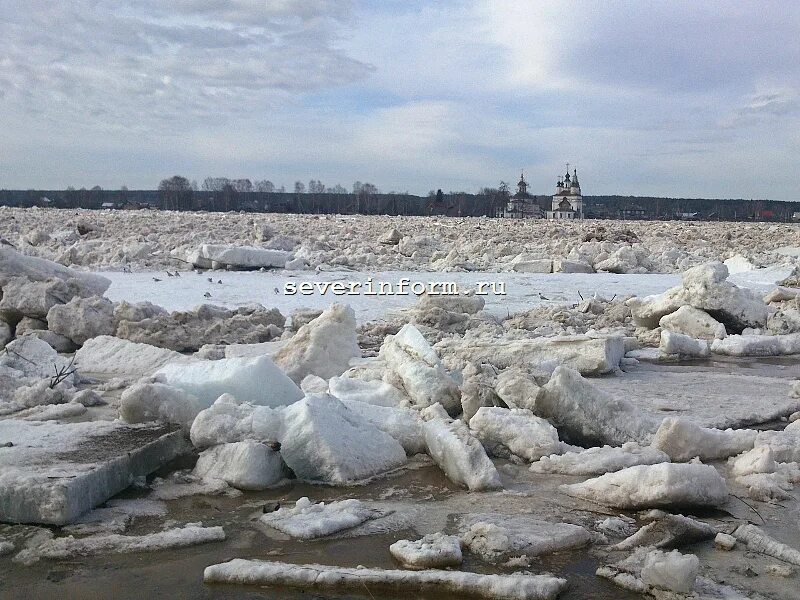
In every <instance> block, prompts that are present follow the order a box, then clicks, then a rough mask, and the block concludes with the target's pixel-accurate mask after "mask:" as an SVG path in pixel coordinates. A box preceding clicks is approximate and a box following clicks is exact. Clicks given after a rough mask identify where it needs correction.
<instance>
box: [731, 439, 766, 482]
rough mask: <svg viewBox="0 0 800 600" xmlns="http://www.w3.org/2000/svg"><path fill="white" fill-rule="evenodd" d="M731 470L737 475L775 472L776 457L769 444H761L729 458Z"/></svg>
mask: <svg viewBox="0 0 800 600" xmlns="http://www.w3.org/2000/svg"><path fill="white" fill-rule="evenodd" d="M728 463H729V464H730V465H731V472H732V473H733V474H734V475H736V476H740V475H752V474H753V473H774V472H775V468H776V462H775V458H774V457H773V455H772V449H771V448H770V447H769V446H759V447H757V448H753V449H752V450H748V451H746V452H743V453H742V454H740V455H739V456H734V457H732V458H730V459H728Z"/></svg>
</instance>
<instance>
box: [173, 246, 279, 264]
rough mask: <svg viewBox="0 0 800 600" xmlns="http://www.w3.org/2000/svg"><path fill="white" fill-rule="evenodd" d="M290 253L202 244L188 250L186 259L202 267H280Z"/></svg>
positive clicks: (251, 247)
mask: <svg viewBox="0 0 800 600" xmlns="http://www.w3.org/2000/svg"><path fill="white" fill-rule="evenodd" d="M289 256H290V254H289V253H288V252H285V251H282V250H268V249H265V248H255V247H253V246H226V245H221V244H203V245H201V246H200V247H199V248H198V249H196V250H193V251H191V252H189V253H188V254H187V256H186V260H187V261H188V262H190V263H193V264H194V265H195V266H197V267H200V268H202V269H208V268H213V269H224V268H226V267H231V268H233V269H259V268H270V267H280V268H283V266H284V265H285V264H286V261H287V259H288V258H289Z"/></svg>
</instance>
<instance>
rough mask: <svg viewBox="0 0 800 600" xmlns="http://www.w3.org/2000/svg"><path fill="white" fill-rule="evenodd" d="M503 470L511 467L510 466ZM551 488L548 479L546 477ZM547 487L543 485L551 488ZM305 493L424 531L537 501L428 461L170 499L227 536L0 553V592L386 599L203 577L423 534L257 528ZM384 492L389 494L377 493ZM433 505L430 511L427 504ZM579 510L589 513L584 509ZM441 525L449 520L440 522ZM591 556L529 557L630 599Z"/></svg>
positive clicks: (176, 508) (361, 559) (380, 546)
mask: <svg viewBox="0 0 800 600" xmlns="http://www.w3.org/2000/svg"><path fill="white" fill-rule="evenodd" d="M508 468H509V469H515V467H513V466H509V467H508ZM548 487H551V486H548ZM549 494H550V493H549V492H548V495H549ZM301 496H309V497H311V498H312V499H313V500H315V501H319V500H324V501H332V500H337V499H342V498H349V497H358V498H362V499H368V500H371V501H375V502H388V503H389V505H393V506H394V505H396V506H399V507H402V506H406V505H407V506H410V507H416V508H417V509H419V507H420V506H422V508H423V510H422V512H423V513H429V514H428V515H426V516H424V517H422V518H421V519H420V523H421V526H420V527H419V528H420V529H423V530H424V531H425V532H427V530H428V529H429V528H431V527H435V525H436V523H438V522H445V523H448V522H449V523H450V524H452V522H453V520H454V519H453V515H457V514H462V513H463V512H469V510H467V509H471V510H473V511H478V510H482V511H492V510H495V509H496V510H498V511H499V512H514V511H515V509H519V510H524V511H525V512H534V513H536V514H538V513H537V511H536V507H537V505H538V504H539V502H538V501H537V500H535V499H534V498H533V497H528V496H509V495H506V494H468V493H466V492H463V491H461V490H458V489H456V488H455V487H454V486H453V485H452V484H451V483H450V482H449V481H448V480H447V479H446V478H445V477H444V476H443V475H442V473H441V472H440V471H439V469H437V468H435V467H432V466H425V467H422V468H418V469H414V470H409V471H405V472H402V473H399V474H397V475H395V476H393V477H388V478H385V479H381V480H378V481H375V482H372V483H370V484H368V485H366V486H361V487H355V488H348V489H347V490H344V489H334V488H327V487H321V486H312V485H306V484H296V485H293V486H287V487H284V488H281V489H277V490H272V491H268V492H258V493H247V494H244V495H242V496H239V497H236V498H229V497H207V496H194V497H188V498H183V499H178V500H172V501H169V502H168V506H169V515H168V518H170V519H175V520H176V521H179V522H181V523H183V522H189V521H198V520H202V522H203V524H204V525H206V526H211V525H222V526H223V527H224V528H225V532H226V534H227V539H226V540H225V541H224V542H219V543H211V544H204V545H200V546H194V547H190V548H183V549H178V550H165V551H158V552H151V553H139V554H123V555H113V554H109V555H104V556H95V557H74V558H72V559H70V560H60V561H41V562H39V563H37V564H35V565H33V566H31V567H25V566H21V565H17V564H15V563H12V562H11V560H10V557H5V558H2V559H0V569H2V571H0V573H2V575H0V598H2V599H6V598H8V599H18V598H24V599H34V598H35V599H41V600H61V599H65V598H67V599H73V598H75V599H78V598H80V599H84V598H86V599H101V598H102V599H106V598H114V599H116V600H128V599H130V600H134V599H140V598H152V599H161V598H163V599H167V598H169V599H174V598H192V599H206V598H276V599H277V598H280V599H286V600H299V599H301V598H302V599H305V600H308V599H313V598H331V599H334V598H336V599H339V598H342V599H343V598H353V599H356V598H358V599H371V598H375V599H379V598H380V599H388V598H397V597H398V596H397V593H396V592H394V593H387V592H383V593H382V592H381V590H378V589H369V590H368V589H365V590H364V591H363V593H343V594H337V593H331V592H314V591H308V590H295V589H287V588H281V587H270V588H260V587H255V586H238V585H219V584H217V585H206V584H204V583H203V569H204V568H205V567H206V566H208V565H211V564H215V563H219V562H224V561H227V560H230V559H232V558H253V559H264V560H278V561H283V562H291V563H298V564H303V563H321V564H335V565H341V566H350V567H355V566H358V565H364V566H368V567H377V568H387V569H396V568H399V567H398V565H397V563H395V562H394V560H393V559H392V557H391V555H390V554H389V545H390V544H392V543H393V542H395V541H397V540H398V539H404V538H406V539H408V538H411V539H414V538H417V537H419V533H417V531H415V529H417V526H416V525H415V526H414V527H413V528H412V527H408V526H406V527H403V528H401V529H397V530H394V531H389V532H383V533H375V534H372V535H363V536H357V537H333V538H326V539H321V540H311V541H298V540H293V539H289V538H287V537H286V536H282V535H280V534H274V533H273V534H272V535H267V534H265V533H264V532H262V531H260V530H258V529H257V528H256V527H255V525H254V522H253V521H254V520H255V519H256V518H257V516H258V515H259V514H261V506H262V505H263V504H264V503H265V502H269V501H280V502H286V503H288V504H289V505H291V504H293V502H294V500H296V499H297V498H299V497H301ZM382 499H385V500H382ZM428 506H429V507H430V510H427V509H426V507H428ZM553 513H554V511H553V506H552V505H551V506H550V507H547V508H543V509H542V511H541V514H542V518H551V519H552V516H553ZM584 516H585V515H584ZM445 527H451V525H448V524H446V525H445ZM159 528H160V520H159V519H153V518H142V519H139V520H137V522H136V523H134V525H133V526H132V527H131V528H130V529H129V530H128V532H127V533H129V534H142V533H147V532H150V531H155V530H158V529H159ZM597 566H598V565H597V561H596V559H594V558H592V557H591V556H590V555H589V553H588V552H587V551H586V550H580V551H576V552H568V553H561V554H556V555H551V556H548V557H544V558H543V559H541V560H538V561H535V562H534V563H533V564H532V565H531V567H530V568H529V570H530V571H531V572H536V573H539V572H552V573H555V574H558V575H560V576H563V577H566V578H567V579H568V580H569V582H570V589H569V590H568V591H567V592H566V593H564V594H563V595H562V596H561V597H562V598H564V599H567V600H579V599H593V600H616V599H619V600H627V599H629V598H630V599H633V598H638V597H639V596H638V595H636V594H631V593H627V592H624V591H623V590H620V589H619V588H617V587H615V586H613V585H612V584H610V583H609V582H607V581H605V580H602V579H599V578H597V577H595V575H594V571H595V569H596V568H597ZM462 569H463V570H466V571H473V572H481V573H511V572H513V569H504V568H502V567H496V566H492V565H488V564H485V563H483V562H481V561H479V560H478V559H476V558H474V557H471V556H470V555H469V554H468V553H467V554H465V562H464V565H463V566H462ZM402 597H403V598H419V599H420V600H423V599H424V600H445V599H448V600H449V599H454V598H456V597H457V596H455V595H452V594H419V593H415V592H412V591H409V592H408V593H403V595H402Z"/></svg>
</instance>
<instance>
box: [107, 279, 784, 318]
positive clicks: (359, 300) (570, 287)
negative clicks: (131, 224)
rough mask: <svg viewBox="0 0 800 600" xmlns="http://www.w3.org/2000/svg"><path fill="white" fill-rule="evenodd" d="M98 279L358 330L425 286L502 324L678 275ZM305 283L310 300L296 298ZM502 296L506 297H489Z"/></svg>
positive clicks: (175, 304) (149, 296) (167, 301)
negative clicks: (354, 321) (474, 296)
mask: <svg viewBox="0 0 800 600" xmlns="http://www.w3.org/2000/svg"><path fill="white" fill-rule="evenodd" d="M788 272H789V269H786V268H780V269H778V268H775V269H761V270H759V271H751V272H747V273H738V274H735V275H731V277H730V279H731V281H733V282H735V283H737V284H738V285H744V286H747V287H752V288H754V289H757V290H758V291H762V292H765V291H767V290H769V289H770V288H771V287H772V286H773V285H774V282H775V281H777V280H779V279H781V278H783V277H785V276H786V275H788ZM101 274H102V275H104V276H105V277H108V278H109V279H110V280H111V282H112V284H111V287H110V288H109V290H108V292H107V293H106V296H107V297H108V298H110V299H111V300H113V301H121V300H127V301H128V302H141V301H145V300H149V301H150V302H153V303H154V304H158V305H160V306H163V307H164V308H166V309H168V310H188V309H191V308H194V307H195V306H197V305H199V304H203V303H210V304H216V305H219V306H225V307H228V308H233V307H237V306H242V305H244V304H248V303H252V302H259V303H260V304H263V305H264V306H267V307H276V308H278V309H279V310H280V311H281V312H282V313H283V314H285V315H289V314H291V312H292V311H294V310H295V309H297V308H312V309H324V308H326V307H327V306H329V305H330V304H331V303H332V302H344V303H347V304H350V306H352V307H353V309H354V310H355V311H356V316H357V318H358V320H359V321H360V322H365V321H371V320H375V319H380V318H381V317H383V316H384V315H386V314H387V313H388V312H390V311H392V310H393V309H398V308H403V307H406V306H409V305H410V304H413V302H414V301H415V291H421V290H423V289H430V286H431V284H435V290H436V291H440V292H441V291H444V288H443V287H442V285H443V284H455V285H457V286H458V288H459V289H461V290H470V289H474V290H478V289H479V288H480V287H481V285H482V284H483V285H482V289H483V291H484V292H485V295H484V298H485V300H486V310H487V311H488V312H490V313H492V314H494V315H497V316H506V315H508V314H513V313H516V312H520V311H523V310H527V309H530V308H532V307H533V306H535V305H537V304H541V303H544V302H550V303H558V304H562V303H576V302H579V301H580V295H582V296H583V297H584V298H586V297H588V296H591V295H592V294H595V293H597V294H599V295H601V296H604V297H606V298H611V297H612V296H614V295H616V296H618V297H624V296H630V295H636V296H645V295H648V294H658V293H661V292H663V291H665V290H666V289H668V288H670V287H672V286H674V285H676V284H677V283H679V282H680V275H673V274H666V275H664V274H647V275H616V274H613V273H591V274H586V273H552V274H528V273H485V272H481V273H464V272H459V273H438V272H428V271H425V272H423V271H387V272H378V273H367V272H363V271H327V272H320V273H315V272H312V271H272V272H264V273H262V272H228V271H209V272H206V273H201V274H200V273H194V272H183V273H181V276H180V277H168V276H167V275H166V273H164V272H160V271H156V272H149V271H146V272H139V273H124V272H118V271H117V272H102V273H101ZM155 279H159V280H160V281H155ZM209 279H211V281H209ZM220 281H221V283H219V282H220ZM403 282H405V283H403ZM304 283H305V284H306V288H307V290H308V291H310V293H308V294H306V293H302V292H303V284H304ZM337 284H338V285H337ZM326 286H327V287H326ZM292 291H295V293H291V292H292ZM390 291H391V292H393V293H389V292H390ZM501 291H504V292H505V294H500V293H495V292H501ZM579 294H580V295H579Z"/></svg>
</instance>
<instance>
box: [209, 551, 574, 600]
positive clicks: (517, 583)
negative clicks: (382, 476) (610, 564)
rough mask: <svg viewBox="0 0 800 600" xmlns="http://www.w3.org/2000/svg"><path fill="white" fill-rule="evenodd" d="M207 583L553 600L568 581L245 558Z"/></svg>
mask: <svg viewBox="0 0 800 600" xmlns="http://www.w3.org/2000/svg"><path fill="white" fill-rule="evenodd" d="M203 581H205V582H206V583H239V584H245V585H274V586H290V587H298V588H305V589H316V590H334V589H339V590H354V591H357V592H363V591H364V589H365V588H367V589H368V588H375V587H380V588H382V589H386V590H395V591H397V592H400V593H401V594H402V596H400V597H408V596H409V595H413V593H414V592H424V591H431V592H439V593H440V592H445V593H448V592H449V593H451V594H454V597H458V598H460V597H461V595H463V594H469V595H471V596H475V597H480V598H497V599H498V600H500V599H502V600H553V599H554V598H556V597H557V596H558V595H559V594H560V593H561V591H562V590H563V589H564V587H565V586H566V585H567V580H566V579H560V578H557V577H552V576H550V575H483V574H479V573H466V572H462V571H445V570H441V569H426V570H423V571H403V570H396V569H367V568H355V569H353V568H348V567H331V566H326V565H294V564H290V563H282V562H267V561H262V560H245V559H242V558H235V559H233V560H231V561H228V562H226V563H221V564H218V565H211V566H209V567H206V569H205V571H204V572H203Z"/></svg>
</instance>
